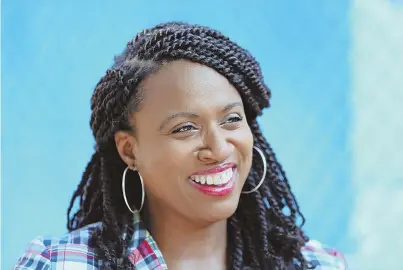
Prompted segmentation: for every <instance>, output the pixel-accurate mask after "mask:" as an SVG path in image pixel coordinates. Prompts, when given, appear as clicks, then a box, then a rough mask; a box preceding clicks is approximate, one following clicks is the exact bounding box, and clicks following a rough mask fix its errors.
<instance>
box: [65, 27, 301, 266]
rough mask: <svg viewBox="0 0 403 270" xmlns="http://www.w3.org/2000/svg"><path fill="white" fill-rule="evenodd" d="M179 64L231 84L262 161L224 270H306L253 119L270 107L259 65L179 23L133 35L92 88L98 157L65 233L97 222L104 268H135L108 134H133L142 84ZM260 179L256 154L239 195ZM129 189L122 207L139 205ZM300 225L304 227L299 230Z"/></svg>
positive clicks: (295, 212)
mask: <svg viewBox="0 0 403 270" xmlns="http://www.w3.org/2000/svg"><path fill="white" fill-rule="evenodd" d="M179 59H186V60H189V61H193V62H197V63H201V64H203V65H206V66H209V67H211V68H213V69H214V70H216V71H217V72H219V73H220V74H221V75H223V76H225V77H226V78H227V79H228V80H229V82H230V83H232V85H234V87H235V88H236V89H237V90H238V91H239V93H240V95H241V97H242V99H243V101H244V104H245V105H244V106H245V112H246V118H247V121H248V123H249V126H250V128H251V130H252V133H253V137H254V145H255V146H257V147H259V148H260V149H261V150H262V151H263V152H264V155H265V156H266V159H267V175H266V180H265V181H264V183H263V185H262V186H261V187H260V188H259V189H258V190H257V192H254V193H252V194H248V195H244V196H241V199H240V202H239V206H238V208H237V210H236V212H235V213H234V215H233V216H232V217H231V218H230V219H229V221H228V235H229V237H228V241H229V243H228V265H229V269H236V270H238V269H275V270H280V269H306V268H307V266H308V262H307V261H306V260H305V259H304V257H303V255H302V253H301V248H302V247H303V246H304V245H305V243H306V242H307V241H308V238H307V237H306V236H305V235H304V232H303V231H302V229H301V227H302V225H303V224H304V222H305V219H304V217H303V216H302V214H301V212H300V210H299V206H298V203H297V202H296V199H295V197H294V195H293V193H292V192H291V188H290V185H289V183H288V180H287V178H286V175H285V173H284V171H283V169H282V167H281V165H280V164H279V162H278V161H277V159H276V156H275V154H274V153H273V150H272V148H271V146H270V145H269V143H268V142H267V141H266V139H265V137H264V136H263V135H262V132H261V130H260V127H259V125H258V122H257V120H256V118H257V116H259V115H261V114H262V110H263V109H264V108H267V107H269V99H270V96H271V92H270V89H269V88H268V87H267V86H266V85H265V83H264V81H263V76H262V72H261V69H260V66H259V64H258V62H257V61H256V60H255V59H254V58H253V57H252V56H251V54H250V53H249V52H248V51H246V50H244V49H242V48H241V47H240V46H238V45H237V44H236V43H235V42H233V41H231V40H229V38H228V37H226V36H224V35H223V34H221V33H220V32H218V31H216V30H213V29H210V28H208V27H204V26H200V25H190V24H187V23H182V22H170V23H165V24H160V25H157V26H155V27H153V28H151V29H147V30H144V31H142V32H141V33H139V34H137V36H136V37H135V38H134V39H133V40H132V41H130V42H129V43H128V45H127V48H126V49H125V50H124V52H123V53H122V54H121V55H120V56H118V57H116V58H115V63H114V65H113V66H112V68H111V69H109V70H108V71H107V72H106V75H105V76H104V77H102V79H101V80H100V81H99V83H98V84H97V86H96V88H95V91H94V93H93V96H92V99H91V110H92V115H91V121H90V125H91V128H92V131H93V135H94V137H95V141H96V152H95V154H94V155H93V156H92V158H91V160H90V162H89V163H88V165H87V167H86V169H85V172H84V174H83V177H82V180H81V183H80V184H79V186H78V188H77V190H76V191H75V192H74V194H73V197H72V199H71V203H70V206H69V209H68V225H67V226H68V229H69V231H72V230H75V229H78V228H81V227H83V226H85V225H87V224H91V223H95V222H99V221H101V222H102V224H103V226H102V230H100V231H99V232H98V233H96V234H95V235H94V237H93V240H94V243H95V246H96V250H97V255H98V256H99V257H100V258H101V259H102V260H103V266H104V267H106V268H107V269H133V267H134V266H133V265H132V264H131V262H130V261H129V260H128V258H127V248H128V245H129V240H130V238H131V237H132V236H133V224H132V214H131V212H129V210H128V209H127V207H126V206H125V203H124V200H123V196H122V189H121V182H120V179H121V177H122V173H123V171H124V169H125V168H126V164H125V163H124V162H123V161H122V160H121V158H120V156H119V154H118V152H117V149H116V146H115V142H114V134H115V132H116V131H118V130H129V131H133V132H134V133H135V127H131V126H130V124H129V122H128V118H129V116H130V114H131V113H132V112H134V111H136V110H138V108H139V105H140V102H141V100H142V92H143V91H141V89H139V88H141V87H140V83H141V82H142V80H144V79H145V78H146V77H147V76H149V75H150V74H152V73H153V72H156V71H158V69H159V68H160V67H161V66H162V65H164V64H165V63H169V62H171V61H175V60H179ZM262 172H263V166H262V162H261V158H260V156H259V155H254V157H253V165H252V168H251V171H250V174H249V176H248V179H247V181H246V184H245V187H244V188H245V190H250V189H252V188H253V187H255V186H256V185H257V183H258V182H259V181H260V178H261V175H262ZM130 177H133V178H135V179H138V174H136V173H134V172H132V175H130ZM127 189H130V190H133V191H134V193H128V195H129V198H128V200H129V201H130V203H132V204H133V205H137V206H138V205H139V204H140V203H139V201H140V198H141V197H140V196H141V193H140V192H141V188H140V186H139V181H128V182H127ZM77 198H80V208H79V210H78V211H77V212H76V213H75V214H74V216H73V217H70V212H71V209H72V207H73V204H74V202H75V200H76V199H77ZM285 210H287V211H285ZM143 214H144V213H143ZM298 218H300V219H301V220H302V224H301V225H299V226H298V225H297V219H298Z"/></svg>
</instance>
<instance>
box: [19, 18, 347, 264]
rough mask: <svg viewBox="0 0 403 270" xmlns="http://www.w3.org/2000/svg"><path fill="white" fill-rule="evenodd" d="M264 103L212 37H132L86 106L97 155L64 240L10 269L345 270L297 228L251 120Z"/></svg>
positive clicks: (219, 37)
mask: <svg viewBox="0 0 403 270" xmlns="http://www.w3.org/2000/svg"><path fill="white" fill-rule="evenodd" d="M270 96H271V93H270V90H269V89H268V87H267V86H266V85H265V83H264V81H263V77H262V72H261V70H260V67H259V64H258V63H257V62H256V60H255V59H254V58H253V57H252V56H251V55H250V54H249V53H248V52H247V51H246V50H244V49H242V48H240V47H239V46H238V45H237V44H235V43H234V42H232V41H230V40H229V39H228V38H227V37H226V36H224V35H223V34H221V33H220V32H218V31H215V30H212V29H210V28H207V27H203V26H199V25H190V24H186V23H179V22H170V23H166V24H160V25H157V26H155V27H154V28H152V29H147V30H144V31H143V32H141V33H139V34H138V35H137V36H136V37H135V39H133V40H132V41H130V42H129V43H128V45H127V48H126V49H125V51H124V52H123V53H122V55H120V56H118V57H116V59H115V63H114V65H113V66H112V68H111V69H109V70H108V71H107V72H106V75H105V76H104V77H103V78H102V79H101V80H100V82H99V83H98V84H97V86H96V88H95V91H94V94H93V96H92V99H91V109H92V115H91V121H90V125H91V128H92V131H93V135H94V137H95V141H96V151H95V153H94V155H93V156H92V158H91V160H90V162H89V163H88V165H87V168H86V169H85V172H84V174H83V177H82V180H81V183H80V184H79V186H78V188H77V190H76V191H75V193H74V195H73V198H72V200H71V204H70V207H69V209H68V229H69V231H70V233H69V234H67V235H66V236H64V237H62V238H60V239H41V238H38V239H35V240H34V241H33V242H32V244H31V246H30V247H29V248H28V250H27V251H26V253H25V254H24V255H23V256H22V257H21V258H20V260H19V261H18V263H17V265H16V267H15V269H137V270H146V269H167V268H169V269H173V270H176V269H210V270H214V269H279V270H280V269H311V268H313V267H315V266H317V267H316V269H321V266H322V265H326V266H327V267H328V268H326V269H346V266H345V263H344V260H343V257H342V256H341V255H339V254H338V253H337V252H335V251H333V250H329V249H325V248H323V247H321V245H320V244H319V243H318V242H314V241H308V238H307V237H306V236H305V234H304V232H303V231H302V229H301V226H302V225H300V226H298V224H297V221H296V220H297V218H301V219H302V223H303V222H304V218H303V216H302V214H301V213H300V210H299V207H298V204H297V202H296V200H295V197H294V195H293V194H292V192H291V189H290V186H289V183H288V181H287V178H286V176H285V173H284V171H283V169H282V167H281V166H280V164H279V163H278V162H277V160H276V157H275V155H274V153H273V151H272V149H271V147H270V145H269V144H268V142H267V141H266V139H265V137H264V136H263V135H262V132H261V130H260V128H259V125H258V123H257V121H256V117H257V116H259V115H261V114H262V110H263V109H264V108H266V107H268V106H269V98H270ZM77 198H79V202H80V208H79V210H78V211H77V212H76V213H75V214H74V215H73V216H72V217H71V218H70V212H71V210H72V206H73V203H74V202H75V201H76V199H77ZM285 210H286V211H285ZM286 212H288V214H286ZM87 267H88V268H87ZM332 267H333V268H332Z"/></svg>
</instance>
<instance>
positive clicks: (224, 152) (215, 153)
mask: <svg viewBox="0 0 403 270" xmlns="http://www.w3.org/2000/svg"><path fill="white" fill-rule="evenodd" d="M203 145H204V146H203V148H201V149H200V150H199V152H198V158H199V160H200V161H201V162H203V163H207V164H211V163H219V162H223V161H225V160H227V159H228V157H229V156H230V155H231V153H232V151H233V145H232V144H231V143H230V142H228V138H227V137H226V136H225V135H224V134H222V132H220V130H217V129H212V130H210V131H209V132H208V134H206V135H205V136H204V138H203Z"/></svg>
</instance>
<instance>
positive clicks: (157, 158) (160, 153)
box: [136, 140, 189, 192]
mask: <svg viewBox="0 0 403 270" xmlns="http://www.w3.org/2000/svg"><path fill="white" fill-rule="evenodd" d="M155 142H156V140H155V141H154V143H153V144H151V145H142V146H141V148H139V152H138V153H139V154H138V155H137V156H136V158H137V160H138V170H139V172H140V173H141V175H142V177H143V179H144V184H145V185H146V187H147V188H148V189H150V190H152V191H153V192H158V190H169V188H170V186H174V185H173V183H174V182H176V181H177V180H178V181H179V180H180V179H184V178H186V177H187V175H185V170H183V167H184V166H185V164H186V161H187V162H189V154H188V153H189V151H187V150H186V149H185V147H183V146H182V147H177V146H175V145H172V143H171V144H169V143H158V144H157V143H155Z"/></svg>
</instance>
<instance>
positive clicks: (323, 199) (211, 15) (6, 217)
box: [1, 0, 354, 269]
mask: <svg viewBox="0 0 403 270" xmlns="http://www.w3.org/2000/svg"><path fill="white" fill-rule="evenodd" d="M56 2H57V1H50V0H48V1H46V0H37V1H22V0H12V1H11V0H8V1H4V0H3V10H2V13H3V14H2V15H3V16H2V39H3V44H2V45H3V46H2V104H1V110H2V134H1V135H2V162H3V164H2V168H3V171H2V185H3V186H2V187H3V188H2V194H1V200H2V232H1V233H2V246H3V249H2V251H1V252H2V258H3V260H2V261H1V265H2V269H3V267H4V269H9V268H10V267H11V266H12V265H13V263H14V262H15V260H16V259H17V257H18V256H19V255H20V254H21V253H22V252H23V251H24V249H25V247H26V245H27V243H28V242H29V241H30V240H31V239H32V238H34V237H35V236H37V235H42V234H46V235H54V236H59V235H61V234H63V233H64V232H65V231H66V212H67V207H68V204H69V200H70V197H71V195H72V192H73V191H74V189H75V187H76V185H77V184H78V183H79V180H80V178H81V173H82V171H83V170H84V167H85V165H86V163H87V161H88V160H89V158H90V155H91V154H92V151H93V138H92V136H91V132H90V129H89V124H88V122H89V116H90V108H89V100H90V95H91V93H92V90H93V87H94V85H95V84H96V83H97V81H98V79H99V78H100V77H101V76H102V75H103V74H104V72H105V70H106V69H107V68H108V67H109V66H110V65H111V63H112V60H113V56H114V55H115V54H118V53H120V52H121V51H122V50H123V48H124V46H125V45H126V42H127V41H128V40H130V39H131V38H132V37H133V36H134V35H135V33H136V32H137V31H139V30H141V29H143V28H144V27H150V26H152V25H154V24H156V23H160V22H163V21H167V20H185V21H189V22H193V23H198V24H206V25H208V26H212V27H214V28H217V29H218V30H221V31H223V32H224V33H225V34H227V35H229V36H230V37H231V38H232V39H234V40H236V41H237V42H238V43H239V44H240V45H242V46H244V47H246V48H247V49H248V50H250V51H251V52H252V53H253V54H254V55H255V56H256V58H257V59H258V60H259V61H260V63H261V65H262V68H263V72H264V75H265V78H266V82H267V83H268V85H269V87H270V88H271V89H272V91H273V99H272V104H273V105H272V108H271V109H269V110H268V111H266V114H265V115H264V116H263V117H262V118H261V119H260V122H261V124H262V126H263V129H264V133H265V135H266V136H267V137H268V138H269V141H270V142H271V143H272V145H273V147H274V149H275V151H276V153H277V155H278V157H279V159H280V161H281V162H282V164H283V166H284V167H285V170H286V172H287V174H288V177H289V179H290V181H291V184H292V186H293V189H294V192H295V193H296V195H297V198H298V199H299V201H300V205H301V207H302V210H303V212H304V214H305V216H306V218H307V223H306V227H305V229H306V231H307V233H308V234H309V235H310V237H311V238H314V239H318V240H320V241H321V242H324V243H326V244H329V245H331V246H334V247H336V248H338V249H340V250H342V251H343V252H344V253H349V252H352V250H353V249H354V243H353V242H352V241H351V239H349V237H348V222H349V217H350V214H351V209H350V206H349V205H350V204H351V203H352V198H353V194H354V189H353V187H352V185H351V183H350V179H349V177H350V165H349V164H350V155H349V150H348V149H349V148H348V128H349V125H350V109H349V85H350V82H349V63H348V50H349V43H350V36H349V25H348V3H347V1H346V0H340V1H313V0H308V1H290V0H285V1H274V0H270V1H269V0H264V1H263V0H261V1H258V0H250V1H233V0H232V1H231V0H227V1H213V0H208V1H204V3H202V1H197V2H196V1H194V3H192V4H191V5H190V4H189V3H190V1H179V0H175V1H152V3H151V2H149V3H148V1H128V0H127V1H119V4H117V1H99V0H97V1H95V0H91V1H90V0H88V1H82V2H80V1H64V2H57V3H56ZM140 2H141V3H140ZM168 2H169V3H168ZM246 3H247V4H246Z"/></svg>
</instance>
